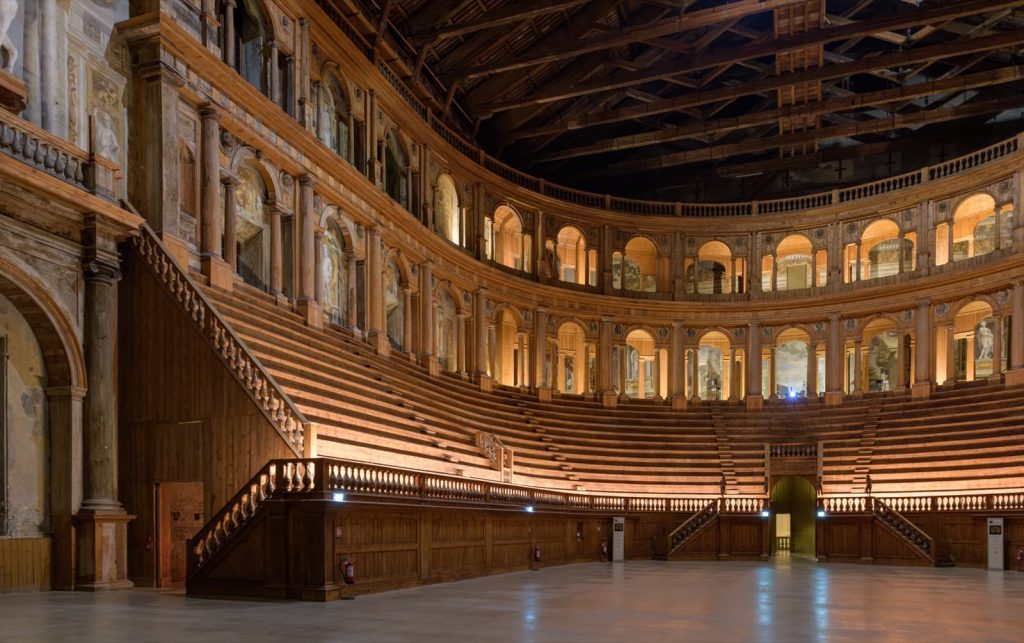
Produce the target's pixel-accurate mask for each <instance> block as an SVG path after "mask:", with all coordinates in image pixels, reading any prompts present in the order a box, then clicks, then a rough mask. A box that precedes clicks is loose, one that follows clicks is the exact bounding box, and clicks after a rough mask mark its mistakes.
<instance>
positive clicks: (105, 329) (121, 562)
mask: <svg viewBox="0 0 1024 643" xmlns="http://www.w3.org/2000/svg"><path fill="white" fill-rule="evenodd" d="M83 273H84V275H83V276H84V277H85V315H84V318H85V329H84V334H83V340H84V341H83V343H84V345H85V362H86V364H85V365H86V372H87V373H88V384H89V387H88V393H86V396H85V400H84V402H83V409H82V411H83V432H82V433H83V436H82V437H83V440H82V451H83V461H84V465H85V466H84V475H83V482H84V484H83V492H84V493H83V495H84V496H85V499H84V500H83V502H82V506H81V508H80V509H79V512H78V514H77V515H76V516H75V522H76V524H77V528H78V529H77V536H76V537H77V539H78V543H77V545H78V546H77V554H78V566H77V574H76V575H77V580H76V586H77V587H81V588H90V589H116V588H124V587H131V586H132V583H131V581H129V580H128V578H127V571H128V566H127V562H128V549H127V533H128V532H127V530H128V522H129V521H130V520H131V519H132V518H133V517H134V516H129V515H127V514H126V513H125V510H124V507H122V506H121V503H120V501H119V500H118V497H117V456H118V452H117V368H116V353H115V350H116V349H115V346H116V338H117V281H118V280H119V279H120V278H121V271H120V270H119V268H118V266H117V263H116V260H112V259H105V258H100V257H93V258H90V259H88V260H87V261H86V263H85V264H84V266H83Z"/></svg>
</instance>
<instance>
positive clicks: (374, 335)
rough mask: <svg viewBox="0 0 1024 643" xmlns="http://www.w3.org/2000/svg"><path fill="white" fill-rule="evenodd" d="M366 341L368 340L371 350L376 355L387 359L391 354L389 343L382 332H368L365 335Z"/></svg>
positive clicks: (386, 336) (386, 335)
mask: <svg viewBox="0 0 1024 643" xmlns="http://www.w3.org/2000/svg"><path fill="white" fill-rule="evenodd" d="M366 339H367V340H369V342H370V345H371V346H373V350H374V352H375V353H377V354H378V355H383V356H384V357H387V356H388V355H390V354H391V341H390V340H389V339H388V334H387V333H386V332H384V331H382V330H370V332H368V333H366Z"/></svg>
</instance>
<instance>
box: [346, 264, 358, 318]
mask: <svg viewBox="0 0 1024 643" xmlns="http://www.w3.org/2000/svg"><path fill="white" fill-rule="evenodd" d="M345 269H346V270H347V271H348V288H347V289H346V292H345V295H344V296H345V323H346V324H348V327H349V328H352V329H355V328H357V327H358V326H359V302H357V301H356V296H355V294H354V293H357V292H359V284H357V283H356V280H357V279H358V278H359V273H358V272H357V271H356V257H355V255H354V254H353V253H351V252H346V253H345Z"/></svg>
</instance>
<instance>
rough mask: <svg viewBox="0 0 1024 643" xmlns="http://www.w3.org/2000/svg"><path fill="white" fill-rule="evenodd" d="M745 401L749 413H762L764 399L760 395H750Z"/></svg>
mask: <svg viewBox="0 0 1024 643" xmlns="http://www.w3.org/2000/svg"><path fill="white" fill-rule="evenodd" d="M744 401H745V402H746V404H747V410H748V411H760V410H761V409H762V408H764V398H763V397H761V396H760V395H748V396H747V397H746V398H745V400H744Z"/></svg>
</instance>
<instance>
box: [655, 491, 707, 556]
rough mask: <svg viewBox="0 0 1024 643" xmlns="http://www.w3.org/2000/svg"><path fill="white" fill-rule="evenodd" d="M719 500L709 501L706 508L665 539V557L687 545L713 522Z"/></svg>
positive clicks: (685, 521)
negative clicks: (703, 528)
mask: <svg viewBox="0 0 1024 643" xmlns="http://www.w3.org/2000/svg"><path fill="white" fill-rule="evenodd" d="M718 502H719V501H718V500H717V499H716V500H709V501H708V503H707V504H706V505H704V507H703V508H702V509H701V510H700V511H698V512H697V513H695V514H693V515H692V516H690V517H689V518H687V519H686V520H684V521H683V522H682V524H680V525H679V526H678V527H676V528H675V529H673V530H672V531H671V532H669V534H668V535H667V536H666V537H665V544H666V545H667V547H666V549H665V555H666V556H671V555H672V554H673V553H675V552H676V550H678V549H679V548H680V547H682V546H683V545H685V544H686V543H687V541H689V540H690V538H692V537H694V536H695V535H697V532H699V531H700V530H701V528H702V527H704V526H705V525H707V524H708V523H709V522H711V519H712V518H714V517H715V516H717V515H718Z"/></svg>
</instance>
